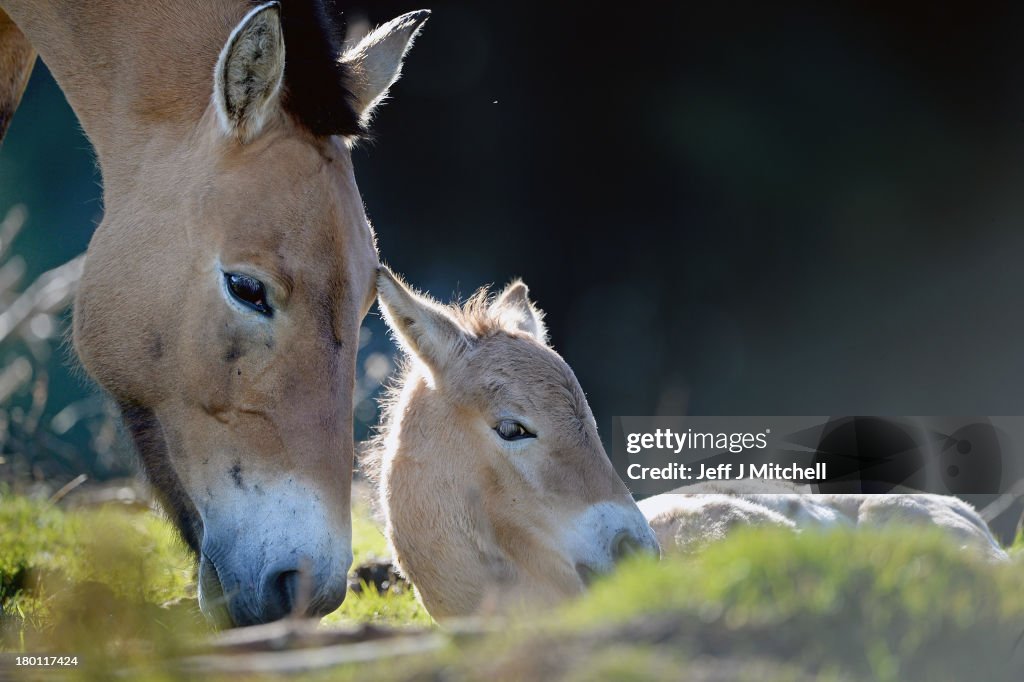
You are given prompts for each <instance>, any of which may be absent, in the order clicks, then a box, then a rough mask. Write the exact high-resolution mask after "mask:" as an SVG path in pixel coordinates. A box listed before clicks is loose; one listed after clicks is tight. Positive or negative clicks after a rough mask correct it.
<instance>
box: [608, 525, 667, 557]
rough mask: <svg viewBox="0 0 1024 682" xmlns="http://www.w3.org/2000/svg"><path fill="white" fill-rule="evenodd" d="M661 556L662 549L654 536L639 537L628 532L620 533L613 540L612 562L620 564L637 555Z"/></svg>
mask: <svg viewBox="0 0 1024 682" xmlns="http://www.w3.org/2000/svg"><path fill="white" fill-rule="evenodd" d="M642 553H646V554H651V555H653V556H660V555H661V548H660V547H659V546H658V542H657V540H656V539H654V534H653V533H651V534H650V535H646V534H645V535H643V536H639V535H637V534H636V533H634V532H632V531H628V530H623V531H620V532H619V533H618V534H617V535H616V536H615V537H614V538H613V539H612V561H614V562H615V563H619V562H620V561H623V560H625V559H628V558H629V557H631V556H633V555H635V554H642Z"/></svg>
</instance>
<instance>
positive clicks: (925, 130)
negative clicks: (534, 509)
mask: <svg viewBox="0 0 1024 682" xmlns="http://www.w3.org/2000/svg"><path fill="white" fill-rule="evenodd" d="M339 4H344V3H339ZM768 5H769V3H756V4H755V3H735V2H734V3H642V2H632V3H627V4H622V5H619V6H618V8H617V9H613V10H606V9H605V10H597V9H595V8H596V7H597V5H593V4H582V3H580V4H573V3H516V4H507V3H486V4H485V3H476V2H455V3H452V2H437V3H433V5H430V6H431V7H432V9H433V10H434V13H433V16H432V18H431V19H430V21H429V23H428V24H427V26H426V29H425V31H424V33H423V35H422V37H421V38H420V39H419V41H418V42H417V44H416V46H415V48H414V49H413V51H412V53H411V54H410V58H409V60H408V62H407V65H406V69H405V75H404V77H403V80H402V81H401V82H399V83H398V84H397V86H396V87H395V88H394V89H393V91H392V101H390V102H389V103H387V104H386V105H385V106H384V107H383V108H382V109H381V110H380V111H379V113H378V116H377V118H376V122H375V125H374V132H375V137H376V139H375V141H373V142H372V143H370V144H364V145H362V146H360V148H358V149H357V150H356V151H355V153H354V156H355V163H356V171H357V177H358V180H359V183H360V187H361V190H362V194H363V198H364V200H365V202H366V205H367V208H368V212H369V215H370V217H371V220H372V221H373V223H374V226H375V228H376V230H377V234H378V237H379V243H380V250H381V254H382V257H383V259H384V260H385V261H386V262H388V263H389V264H391V266H392V267H393V268H394V269H395V270H397V271H399V272H401V273H403V274H405V275H406V276H407V277H408V279H409V280H410V281H411V282H413V283H414V284H416V285H417V286H419V287H421V288H425V289H427V290H429V291H431V292H432V293H433V294H435V295H436V296H438V297H439V298H442V299H448V298H449V297H451V296H452V295H453V294H456V293H458V294H461V295H463V296H465V295H468V294H469V293H471V292H472V291H473V290H474V289H475V288H476V287H478V286H479V285H481V284H485V283H489V282H495V283H498V284H501V283H504V282H505V281H507V280H508V279H510V278H511V277H513V276H521V277H523V278H524V279H525V281H526V282H527V284H529V285H530V288H531V291H532V293H533V296H534V298H535V299H536V301H537V302H538V303H539V305H540V306H541V307H542V308H543V309H544V310H545V311H546V312H547V314H548V316H547V323H548V326H549V329H550V332H551V338H552V340H553V343H554V346H555V348H556V349H557V350H558V351H559V352H561V353H562V354H563V356H564V357H565V358H566V360H567V361H568V362H569V364H570V365H572V367H573V368H574V369H575V371H576V373H577V375H578V376H579V379H580V381H581V383H582V385H583V387H584V389H585V390H586V391H587V394H588V396H589V398H590V402H591V405H592V407H593V409H594V412H595V414H596V416H597V419H598V423H599V425H600V426H601V428H602V429H603V431H605V432H606V433H605V435H606V436H607V435H608V433H607V432H609V431H610V426H611V417H612V415H640V414H722V415H727V414H805V415H827V414H855V413H860V414H900V415H903V414H936V415H939V414H1024V391H1022V388H1021V387H1022V385H1024V352H1022V344H1021V341H1022V339H1024V320H1022V316H1021V311H1022V303H1024V269H1022V268H1021V267H1020V261H1021V259H1020V254H1021V253H1024V231H1022V229H1021V228H1022V225H1024V41H1022V39H1021V35H1022V32H1024V5H1021V4H1014V5H1011V4H1009V3H1006V4H1001V3H1000V4H995V3H972V4H963V5H959V6H940V5H935V4H928V5H912V4H900V3H888V2H886V3H881V2H879V3H856V4H852V3H837V4H833V5H832V6H831V7H830V8H822V7H820V6H818V5H817V4H811V3H808V4H806V5H804V4H794V3H788V4H785V5H781V4H780V5H776V6H774V7H770V6H768ZM411 9H417V6H415V5H410V4H408V3H399V2H377V3H373V4H372V6H370V5H369V4H368V3H367V4H365V6H364V7H362V8H360V7H358V6H352V9H351V11H350V16H356V15H362V16H365V17H367V18H369V20H370V21H372V22H373V23H380V22H382V21H385V20H387V19H389V18H391V17H392V16H394V15H397V14H399V13H401V12H404V11H408V10H411ZM98 182H99V178H98V174H97V173H96V172H95V170H94V168H93V162H92V158H91V152H90V151H89V145H88V142H87V141H86V140H85V139H84V137H83V136H82V135H81V133H80V132H79V130H78V127H77V123H76V122H75V120H74V117H73V114H72V113H71V111H70V109H69V108H68V106H67V104H66V103H65V102H64V101H63V98H62V96H61V94H60V92H59V90H58V89H57V88H56V86H55V84H54V83H53V81H52V79H51V78H50V76H49V75H48V73H47V72H46V70H45V68H44V67H43V66H42V65H39V66H37V68H36V71H35V73H34V75H33V79H32V82H31V84H30V86H29V90H28V92H27V93H26V96H25V99H24V102H23V104H22V107H21V110H20V111H19V112H18V114H17V116H15V118H14V121H13V124H12V126H11V129H10V131H9V133H8V136H7V140H6V142H5V143H4V146H3V147H2V148H0V217H2V214H3V213H4V212H6V210H7V208H9V207H10V206H11V205H13V204H15V203H19V202H20V203H24V204H26V205H27V207H28V211H29V220H30V223H29V225H28V226H27V228H26V231H25V234H23V236H22V237H20V238H19V242H18V244H19V250H20V253H21V254H22V255H23V256H24V257H25V258H26V259H27V262H28V266H29V269H30V271H31V273H38V272H41V271H43V270H45V269H48V268H50V267H54V266H56V265H58V264H60V263H61V262H63V261H64V260H66V259H67V258H70V257H71V256H73V255H75V254H77V253H79V252H80V251H82V250H83V249H84V248H85V247H86V245H87V243H88V239H89V236H90V234H91V232H92V229H93V226H94V225H95V223H96V222H97V221H98V220H99V217H100V216H101V210H102V209H101V204H100V201H99V197H100V188H99V184H98ZM31 273H30V274H31ZM366 325H367V326H368V328H369V329H370V331H371V332H372V336H371V337H370V341H369V343H368V344H367V345H366V347H365V348H364V349H363V350H362V351H361V360H362V361H363V362H367V361H370V360H372V359H373V358H378V359H379V357H380V356H379V355H376V354H378V353H382V352H383V353H388V354H390V353H392V352H393V348H392V346H391V345H390V343H389V342H388V341H387V340H386V338H385V335H384V329H383V326H382V324H381V322H380V320H379V319H378V318H377V317H376V313H373V314H371V317H370V318H369V319H368V320H367V322H366ZM2 362H3V358H2V357H0V364H2ZM61 362H63V360H61V359H60V357H56V359H54V360H53V362H52V364H53V365H54V369H53V370H52V372H51V374H52V375H53V376H52V379H51V381H52V385H53V386H54V389H53V390H55V391H58V392H63V393H66V394H67V395H68V396H69V398H68V399H70V398H71V397H74V396H76V395H81V394H84V392H85V391H88V390H91V389H88V388H87V387H83V385H82V384H81V382H80V381H78V380H75V379H71V378H70V377H69V376H68V374H67V372H66V370H62V369H60V366H61ZM367 385H369V384H367ZM63 402H65V403H66V402H67V400H64V401H63ZM60 404H61V401H55V404H54V409H57V408H59V407H60ZM358 414H359V423H358V424H357V432H356V435H357V437H363V436H365V434H366V429H367V426H368V425H369V424H372V423H373V421H374V415H373V412H372V402H370V401H367V402H366V403H365V404H364V406H363V407H362V409H361V410H360V411H359V413H358Z"/></svg>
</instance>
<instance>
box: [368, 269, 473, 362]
mask: <svg viewBox="0 0 1024 682" xmlns="http://www.w3.org/2000/svg"><path fill="white" fill-rule="evenodd" d="M377 301H378V302H379V303H380V309H381V312H382V313H383V314H384V321H385V322H387V324H388V327H390V328H391V331H392V332H393V333H394V335H395V338H396V339H398V342H399V344H401V346H402V348H403V349H404V350H405V352H406V353H408V354H409V355H411V356H413V357H416V358H419V359H420V360H422V361H423V363H424V364H425V365H427V367H429V368H430V369H431V371H436V370H441V369H443V368H444V367H445V366H446V365H447V364H448V361H449V360H450V359H452V358H453V357H456V356H458V355H459V353H460V351H461V350H462V349H464V348H465V347H466V346H467V344H468V342H469V337H468V335H467V334H466V332H465V331H463V329H462V328H461V327H460V326H459V324H458V323H457V322H456V321H455V320H454V319H453V318H452V317H451V315H449V314H448V313H447V312H445V310H444V308H443V307H442V306H441V305H439V304H438V303H436V302H435V301H433V300H432V299H430V298H429V297H427V296H424V295H422V294H417V293H416V292H414V291H413V290H412V289H410V288H409V287H408V286H407V285H406V284H405V283H404V282H402V280H400V279H399V278H398V277H396V276H395V275H394V274H393V273H392V272H391V271H390V270H389V269H388V268H387V267H385V266H383V265H382V266H381V267H380V269H379V270H378V271H377Z"/></svg>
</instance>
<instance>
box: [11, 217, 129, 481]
mask: <svg viewBox="0 0 1024 682" xmlns="http://www.w3.org/2000/svg"><path fill="white" fill-rule="evenodd" d="M27 219H28V215H27V211H26V210H25V207H24V206H22V205H15V206H14V207H13V208H11V209H10V210H9V211H8V212H7V213H6V215H5V216H4V217H3V218H2V219H0V482H6V483H7V484H8V485H13V486H17V487H24V486H30V487H31V486H33V485H41V486H43V487H44V488H49V489H50V492H52V488H53V486H54V484H55V483H56V484H57V485H60V484H63V483H65V482H67V481H68V480H69V479H72V478H74V477H76V476H77V475H80V474H83V473H85V474H88V475H90V476H93V477H100V478H106V477H111V476H123V475H125V474H127V473H129V472H130V471H131V460H130V459H129V458H128V457H126V456H125V452H124V451H123V449H119V448H118V447H117V439H116V435H117V429H116V427H115V422H114V419H113V414H112V412H111V409H110V407H109V406H108V405H106V404H105V403H104V401H103V400H102V398H101V397H100V396H98V395H91V396H89V395H85V396H82V395H71V394H68V393H67V392H65V391H63V390H60V389H58V390H56V391H54V390H53V385H52V382H51V374H52V372H53V371H54V369H55V368H57V369H61V368H62V364H61V363H62V362H63V361H64V359H65V358H64V355H63V352H62V351H61V350H60V345H61V337H62V333H61V332H62V325H63V324H64V322H63V320H64V319H65V314H64V313H65V311H66V309H67V308H68V306H69V305H70V303H71V300H72V298H73V296H74V292H75V289H76V287H77V284H78V279H79V277H80V276H81V271H82V263H83V258H82V257H81V256H76V257H74V258H72V259H71V260H69V261H68V262H67V263H65V264H63V265H60V266H58V267H56V268H54V269H52V270H49V271H46V272H43V273H42V274H39V275H38V276H37V277H35V279H34V280H30V281H28V282H27V283H26V281H25V275H26V272H27V271H28V266H27V264H26V261H25V259H24V258H23V257H22V256H20V255H17V254H15V246H16V244H15V240H16V239H17V237H18V236H19V235H20V234H21V232H22V228H23V227H24V226H25V224H26V222H27ZM65 371H66V369H65Z"/></svg>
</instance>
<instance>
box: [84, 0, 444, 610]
mask: <svg viewBox="0 0 1024 682" xmlns="http://www.w3.org/2000/svg"><path fill="white" fill-rule="evenodd" d="M312 6H313V3H300V2H298V1H297V0H296V1H294V2H288V3H285V5H284V8H283V9H282V8H281V6H280V5H279V4H278V3H277V2H270V3H266V4H262V5H259V6H257V7H253V8H252V9H248V11H246V8H245V5H244V4H241V3H237V2H236V3H234V4H231V3H225V2H220V3H214V4H209V5H205V6H202V5H200V6H197V7H205V8H206V9H205V10H202V11H213V10H211V9H210V8H216V9H217V11H220V12H222V13H223V16H224V17H225V18H226V17H230V16H234V17H235V18H234V19H233V20H232V21H234V22H237V23H234V24H226V25H222V24H221V23H218V22H220V21H221V19H220V18H219V17H220V16H221V15H218V18H215V20H210V17H209V16H207V15H203V18H204V19H207V20H209V21H208V22H207V23H210V24H211V25H206V24H203V23H202V22H200V21H199V20H198V19H197V20H196V22H195V25H194V26H193V25H192V24H188V23H187V22H185V23H186V25H187V26H189V28H188V29H187V30H193V29H194V30H197V31H206V32H208V33H209V34H210V35H211V36H220V37H219V38H217V40H218V42H217V43H216V44H217V46H218V49H219V54H218V53H217V52H213V53H212V54H211V55H210V61H209V64H208V65H207V66H205V67H203V72H204V75H203V77H204V78H205V79H206V82H207V86H206V87H207V89H206V90H205V95H204V99H203V100H202V106H201V108H200V110H199V111H200V113H198V114H197V120H194V121H191V122H190V123H189V124H188V125H187V126H183V125H182V122H181V121H177V120H170V119H166V120H165V119H163V118H159V117H165V116H170V115H171V114H170V113H169V110H167V109H164V108H161V109H160V111H154V112H151V115H152V116H153V117H154V119H153V120H152V121H150V129H149V137H148V139H147V140H146V141H145V143H144V144H139V145H134V146H133V147H132V150H131V153H132V154H133V155H134V157H133V159H132V163H129V164H121V165H117V166H116V167H114V168H112V169H111V172H109V173H108V172H106V169H105V178H106V179H107V188H106V191H107V212H106V216H105V219H104V222H103V224H102V225H101V226H100V228H99V229H98V231H97V233H96V236H95V237H94V240H93V242H92V244H91V245H90V249H89V252H88V257H87V260H86V270H85V274H84V277H83V280H82V285H81V289H80V291H79V294H78V299H77V301H76V310H75V318H74V322H75V328H74V332H75V346H76V349H77V350H78V353H79V356H80V357H81V359H82V361H83V364H84V365H85V367H86V369H87V370H88V371H89V373H90V374H91V375H92V376H93V377H95V378H96V379H97V380H98V381H99V382H100V383H101V384H102V385H103V386H104V387H105V388H106V389H107V390H108V391H110V392H111V393H112V394H113V395H114V397H115V398H116V399H117V400H118V402H119V403H120V404H121V406H122V411H123V414H124V417H125V421H126V423H127V425H128V428H129V429H130V431H131V432H132V435H133V436H134V438H135V441H136V444H137V445H138V450H139V452H140V455H141V458H142V461H143V464H144V466H145V468H146V470H147V473H148V474H149V477H150V479H151V481H152V482H153V484H154V486H155V488H156V490H157V492H158V494H159V495H160V497H161V498H162V501H163V502H164V505H165V507H167V508H168V510H169V512H170V514H171V515H172V517H173V519H174V520H175V522H176V523H177V525H178V527H179V528H180V529H181V531H182V533H183V535H184V537H185V539H186V540H187V541H188V543H189V544H190V545H191V547H192V548H193V549H194V550H195V551H196V552H197V553H198V555H199V557H200V593H199V598H200V605H201V606H202V608H203V610H204V611H205V612H207V613H208V614H209V615H210V616H211V617H213V618H214V620H216V621H218V622H220V623H224V624H235V625H245V624H252V623H258V622H264V621H269V620H274V619H277V618H281V617H283V616H285V615H288V614H289V613H290V612H293V611H303V612H305V613H307V614H309V615H322V614H324V613H327V612H330V611H332V610H334V609H335V608H337V606H338V605H339V604H340V603H341V602H342V600H343V599H344V596H345V585H346V573H347V570H348V567H349V565H350V564H351V557H352V550H351V530H350V529H351V518H350V499H349V497H350V487H351V471H352V450H353V443H352V391H353V380H354V374H355V356H356V348H357V338H358V330H359V323H360V320H361V319H362V317H363V316H364V315H365V313H366V311H367V310H368V308H369V306H370V305H371V303H372V301H373V291H374V277H375V273H376V268H377V253H376V247H375V244H374V238H373V234H372V231H371V229H370V226H369V224H368V222H367V219H366V216H365V215H364V213H363V203H362V200H361V199H360V196H359V192H358V190H357V188H356V184H355V179H354V177H353V172H352V159H351V156H350V153H349V148H348V144H347V142H346V136H351V135H355V134H358V132H359V130H360V129H361V126H362V123H363V122H365V119H366V118H367V117H368V116H369V114H370V111H371V110H372V108H373V106H374V105H375V104H376V103H377V102H378V101H379V100H380V99H381V98H382V97H383V96H384V94H385V92H386V90H387V88H388V87H389V86H390V85H391V83H392V82H393V81H394V80H395V79H396V78H397V76H398V73H399V70H400V68H401V62H402V58H403V55H404V53H405V50H406V49H407V47H408V45H409V43H410V41H411V39H412V38H413V36H414V35H415V33H416V32H417V31H418V30H419V28H420V26H421V25H422V23H423V21H424V20H425V19H426V12H414V13H412V14H409V15H405V16H403V17H399V18H398V19H396V20H394V21H392V22H390V23H388V24H386V25H384V26H382V27H381V28H380V29H378V30H377V31H375V32H373V33H371V34H370V35H368V36H367V37H366V38H365V39H364V40H363V41H362V42H361V43H360V44H359V45H357V46H356V47H354V48H352V49H351V50H349V51H348V52H345V53H344V54H342V53H340V52H337V53H335V52H331V50H332V49H333V47H332V45H333V44H331V43H330V41H327V42H326V43H325V44H324V45H323V46H321V47H322V48H323V49H322V50H321V51H322V52H323V54H316V49H315V48H314V47H311V44H310V43H315V42H316V41H317V40H319V39H320V38H322V37H323V36H319V35H318V34H316V33H315V32H311V30H313V31H315V29H316V26H308V25H307V26H305V27H303V26H297V27H295V26H293V28H292V29H289V24H288V21H287V20H288V17H292V19H291V21H292V23H294V22H295V21H298V20H301V19H302V12H303V11H304V10H303V7H306V9H307V10H308V9H309V7H312ZM140 11H141V10H140ZM196 11H197V12H198V11H200V10H198V9H197V10H196ZM289 12H290V13H291V14H289ZM214 13H215V12H214ZM239 17H240V19H239ZM282 22H284V23H282ZM213 24H216V25H215V26H214V25H213ZM218 26H219V27H220V28H217V27H218ZM232 26H233V28H232ZM178 28H181V29H182V30H186V29H184V28H182V27H181V26H179V27H178ZM221 29H223V30H221ZM168 30H171V29H170V27H169V28H168ZM154 36H155V37H154V40H157V41H162V40H164V38H163V37H162V35H161V34H159V33H156V34H154ZM187 38H188V40H187V41H186V42H188V43H189V44H191V43H195V42H200V43H201V42H202V41H201V40H199V39H198V38H195V37H194V36H191V35H190V36H187ZM182 39H183V40H184V39H185V38H184V37H183V38H182ZM293 39H294V40H293ZM210 40H211V41H212V40H213V38H212V37H211V38H210ZM203 44H204V45H205V43H203ZM143 49H145V48H143ZM339 49H340V48H339ZM296 55H297V56H296ZM293 57H294V59H293ZM314 57H316V58H317V59H320V61H316V60H315V59H313V58H314ZM207 68H208V71H207V70H206V69H207ZM161 73H163V74H164V75H166V76H167V77H173V76H175V73H174V71H173V69H170V68H168V69H165V70H164V71H163V72H161ZM317 74H319V76H321V77H322V79H321V80H320V81H318V82H308V81H310V80H315V79H313V76H314V75H317ZM151 75H152V74H151ZM211 76H212V77H211ZM335 78H337V79H342V80H339V81H337V82H335V81H333V80H332V79H335ZM149 86H150V87H151V90H152V91H153V92H162V90H161V88H163V90H166V89H167V87H169V85H168V83H166V82H163V83H158V82H151V83H149ZM325 93H326V94H325ZM331 93H333V95H336V96H337V101H333V102H326V103H325V102H321V101H319V100H317V99H316V98H317V97H318V96H319V95H324V96H330V95H331ZM186 94H187V93H183V94H182V97H184V96H185V95H186ZM154 97H155V95H154ZM140 106H141V105H140ZM332 107H333V108H332ZM109 163H111V162H109V161H108V164H109ZM133 164H134V165H133ZM125 168H131V169H132V170H131V171H130V172H129V171H127V170H125Z"/></svg>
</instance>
